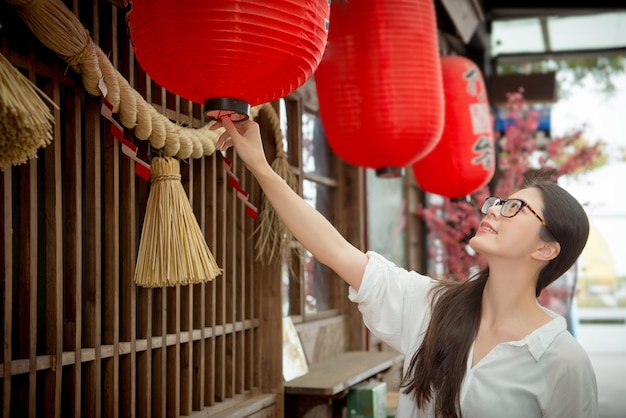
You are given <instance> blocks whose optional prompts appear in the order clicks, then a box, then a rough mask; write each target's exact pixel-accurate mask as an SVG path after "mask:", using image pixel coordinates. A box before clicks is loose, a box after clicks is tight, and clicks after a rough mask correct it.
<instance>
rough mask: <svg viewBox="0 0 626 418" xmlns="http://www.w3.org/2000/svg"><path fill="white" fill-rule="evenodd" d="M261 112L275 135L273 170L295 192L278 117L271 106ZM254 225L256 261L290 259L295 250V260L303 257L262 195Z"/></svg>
mask: <svg viewBox="0 0 626 418" xmlns="http://www.w3.org/2000/svg"><path fill="white" fill-rule="evenodd" d="M261 112H263V115H264V116H265V117H266V118H267V121H268V122H269V124H270V127H271V128H272V131H273V132H274V140H275V142H276V157H275V158H274V161H272V164H271V166H272V169H273V170H274V171H275V172H276V173H277V174H278V175H279V176H280V177H281V178H282V179H284V180H285V182H286V183H287V184H288V185H289V187H291V189H293V190H294V191H297V190H298V180H297V178H296V175H295V174H294V172H293V170H292V169H291V166H290V165H289V161H287V154H286V153H285V149H284V146H283V138H284V137H283V132H282V130H281V129H280V120H279V118H278V115H277V114H276V111H275V110H274V107H273V106H272V105H271V104H270V103H266V104H264V105H262V106H261V108H260V109H259V113H261ZM257 222H258V223H259V224H258V226H257V228H256V230H255V234H256V236H257V239H256V242H255V244H254V245H255V250H256V260H257V261H260V262H262V263H265V264H269V263H271V262H281V261H282V260H283V258H287V260H289V259H290V256H291V255H292V252H291V251H294V252H295V255H296V256H298V257H299V256H301V255H302V246H300V245H299V244H298V243H295V244H294V246H293V247H292V243H293V240H294V238H293V235H292V233H291V232H290V231H289V229H287V227H286V226H285V224H284V223H283V222H282V221H281V220H280V218H279V217H278V214H277V213H276V211H275V210H274V208H273V206H272V205H271V203H270V202H269V200H267V197H266V196H265V195H263V197H262V198H261V209H260V212H259V217H258V219H257Z"/></svg>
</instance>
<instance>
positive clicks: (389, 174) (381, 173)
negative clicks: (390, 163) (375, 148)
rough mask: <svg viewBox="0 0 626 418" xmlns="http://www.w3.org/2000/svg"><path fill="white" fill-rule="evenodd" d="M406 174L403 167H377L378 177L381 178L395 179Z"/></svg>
mask: <svg viewBox="0 0 626 418" xmlns="http://www.w3.org/2000/svg"><path fill="white" fill-rule="evenodd" d="M403 175H404V168H402V167H382V168H377V169H376V177H378V178H381V179H395V178H398V177H402V176H403Z"/></svg>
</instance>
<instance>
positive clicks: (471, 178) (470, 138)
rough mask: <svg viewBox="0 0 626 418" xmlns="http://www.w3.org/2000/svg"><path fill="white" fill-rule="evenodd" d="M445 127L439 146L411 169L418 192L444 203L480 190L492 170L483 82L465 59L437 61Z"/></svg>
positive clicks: (451, 57)
mask: <svg viewBox="0 0 626 418" xmlns="http://www.w3.org/2000/svg"><path fill="white" fill-rule="evenodd" d="M441 70H442V76H443V89H444V97H445V125H444V130H443V134H442V136H441V140H440V141H439V143H438V144H437V146H436V147H435V148H434V149H433V150H432V151H431V152H430V153H429V154H428V155H427V156H425V157H424V158H422V159H421V160H419V161H417V162H415V164H413V166H412V168H413V174H414V175H415V179H416V180H417V183H418V184H419V186H420V188H421V189H422V190H424V191H427V192H430V193H436V194H439V195H442V196H446V197H449V198H458V197H463V196H466V195H468V194H471V193H473V192H475V191H476V190H478V189H480V188H481V187H483V186H484V185H486V184H487V183H488V182H489V181H490V180H491V178H492V177H493V173H494V170H495V152H494V138H493V127H492V121H491V115H490V113H489V103H488V99H487V92H486V90H485V82H484V81H483V76H482V73H481V72H480V69H479V68H478V67H477V66H476V64H474V63H473V62H472V61H470V60H469V59H467V58H464V57H459V56H446V57H443V58H442V59H441Z"/></svg>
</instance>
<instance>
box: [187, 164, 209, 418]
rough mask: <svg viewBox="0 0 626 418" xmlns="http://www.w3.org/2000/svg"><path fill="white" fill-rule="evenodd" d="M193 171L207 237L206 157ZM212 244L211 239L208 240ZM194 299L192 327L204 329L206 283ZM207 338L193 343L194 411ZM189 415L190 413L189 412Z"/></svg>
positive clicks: (200, 401)
mask: <svg viewBox="0 0 626 418" xmlns="http://www.w3.org/2000/svg"><path fill="white" fill-rule="evenodd" d="M191 167H192V171H193V179H194V181H193V185H192V190H193V200H192V204H193V210H194V213H195V215H196V217H197V219H198V224H199V225H200V229H201V230H202V234H203V235H204V237H205V239H206V230H207V228H206V222H207V219H206V211H205V210H204V208H205V199H206V193H205V191H206V177H205V173H206V171H205V168H206V158H201V159H199V160H193V161H192V163H191ZM207 243H208V244H209V249H211V246H210V240H207ZM193 287H194V289H193V294H192V301H191V303H190V305H191V306H190V308H191V311H192V312H191V324H190V327H191V329H198V330H203V329H204V327H205V319H206V306H205V303H206V289H205V284H204V283H200V284H197V285H194V286H193ZM205 342H206V340H205V338H201V339H199V340H198V341H194V343H193V345H192V347H193V348H192V351H193V352H192V359H191V361H192V365H191V366H192V367H191V389H190V395H191V409H192V410H193V411H200V410H201V409H202V408H203V407H204V388H205V377H206V373H205V361H206V357H205V356H206V351H205ZM188 415H189V414H188Z"/></svg>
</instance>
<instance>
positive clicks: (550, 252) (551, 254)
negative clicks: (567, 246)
mask: <svg viewBox="0 0 626 418" xmlns="http://www.w3.org/2000/svg"><path fill="white" fill-rule="evenodd" d="M560 252H561V244H559V243H558V242H556V241H544V242H542V243H541V247H539V248H538V249H537V250H536V251H535V252H534V253H532V254H531V256H532V258H534V259H535V260H540V261H550V260H553V259H555V258H556V257H557V256H558V255H559V253H560Z"/></svg>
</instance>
